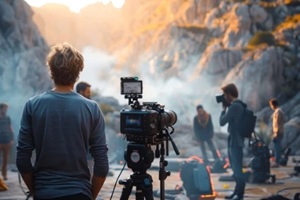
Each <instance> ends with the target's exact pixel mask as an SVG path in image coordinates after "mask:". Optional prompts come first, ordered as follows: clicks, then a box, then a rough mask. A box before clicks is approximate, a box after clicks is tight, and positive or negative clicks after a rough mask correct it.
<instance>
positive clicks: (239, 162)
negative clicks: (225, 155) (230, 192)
mask: <svg viewBox="0 0 300 200" xmlns="http://www.w3.org/2000/svg"><path fill="white" fill-rule="evenodd" d="M231 161H232V170H233V174H234V177H235V180H236V187H235V194H236V195H237V196H238V197H239V198H243V196H244V192H245V187H246V181H245V177H244V174H243V148H242V147H232V148H231Z"/></svg>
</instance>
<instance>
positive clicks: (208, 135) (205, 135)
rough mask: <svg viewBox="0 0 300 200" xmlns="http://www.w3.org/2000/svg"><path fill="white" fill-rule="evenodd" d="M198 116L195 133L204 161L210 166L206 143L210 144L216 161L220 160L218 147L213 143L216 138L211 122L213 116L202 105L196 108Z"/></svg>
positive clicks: (195, 122) (195, 121) (195, 119)
mask: <svg viewBox="0 0 300 200" xmlns="http://www.w3.org/2000/svg"><path fill="white" fill-rule="evenodd" d="M196 109H197V115H196V116H195V117H194V123H193V126H194V133H195V136H196V139H197V141H198V142H199V143H200V148H201V152H202V156H203V161H204V163H205V164H208V163H209V161H208V157H207V153H206V148H205V143H207V144H208V146H209V148H210V150H211V152H212V154H213V156H214V159H215V160H218V159H219V156H218V153H217V150H216V147H215V145H214V143H213V141H212V139H213V137H214V126H213V123H212V120H211V115H210V114H209V113H207V112H206V111H205V110H204V108H203V106H202V105H198V106H197V107H196Z"/></svg>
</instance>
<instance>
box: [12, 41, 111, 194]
mask: <svg viewBox="0 0 300 200" xmlns="http://www.w3.org/2000/svg"><path fill="white" fill-rule="evenodd" d="M47 64H48V67H49V69H50V75H51V78H52V79H53V82H54V87H53V88H52V89H51V90H49V91H46V92H44V93H42V94H39V95H37V96H34V97H32V98H30V99H29V100H28V101H27V102H26V104H25V106H24V110H23V114H22V118H21V124H20V130H19V135H18V141H17V152H16V165H17V168H18V170H19V172H20V174H21V176H22V179H23V180H24V182H25V184H26V185H27V187H28V189H29V192H30V194H31V195H32V196H34V199H35V200H46V199H52V200H69V199H72V200H76V199H78V200H92V199H93V200H94V199H96V198H97V195H98V193H99V192H100V190H101V188H102V186H103V184H104V182H105V179H106V176H107V174H108V170H109V164H108V155H107V151H108V147H107V142H106V136H105V122H104V117H103V114H102V111H101V110H100V108H99V106H98V104H97V102H95V101H92V100H90V99H87V98H85V97H83V96H82V95H80V94H78V93H76V92H74V91H73V88H74V84H75V82H76V80H78V77H79V73H80V72H81V71H82V70H83V67H84V65H83V56H82V55H81V53H80V52H79V51H78V50H77V49H75V48H74V47H72V46H71V45H70V44H68V43H63V44H57V45H55V46H53V47H52V48H51V50H50V52H49V54H48V57H47ZM33 151H35V159H34V160H35V161H34V164H32V162H31V157H32V152H33ZM88 152H90V154H91V155H92V157H93V159H94V167H93V174H92V175H91V174H90V171H89V168H88V163H87V160H88V159H87V155H88Z"/></svg>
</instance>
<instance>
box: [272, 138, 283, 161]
mask: <svg viewBox="0 0 300 200" xmlns="http://www.w3.org/2000/svg"><path fill="white" fill-rule="evenodd" d="M281 140H282V137H277V138H276V139H274V140H273V143H274V154H275V162H276V164H278V165H279V164H280V160H281Z"/></svg>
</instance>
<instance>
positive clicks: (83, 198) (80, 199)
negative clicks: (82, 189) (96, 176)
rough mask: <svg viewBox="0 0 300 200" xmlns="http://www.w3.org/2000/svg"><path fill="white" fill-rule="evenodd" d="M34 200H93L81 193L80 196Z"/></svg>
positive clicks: (38, 199)
mask: <svg viewBox="0 0 300 200" xmlns="http://www.w3.org/2000/svg"><path fill="white" fill-rule="evenodd" d="M34 200H91V199H90V198H89V197H88V196H86V195H84V194H82V193H79V194H73V195H68V196H63V197H57V198H52V199H40V198H37V197H35V198H34Z"/></svg>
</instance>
